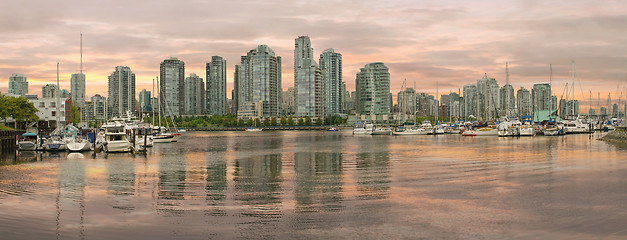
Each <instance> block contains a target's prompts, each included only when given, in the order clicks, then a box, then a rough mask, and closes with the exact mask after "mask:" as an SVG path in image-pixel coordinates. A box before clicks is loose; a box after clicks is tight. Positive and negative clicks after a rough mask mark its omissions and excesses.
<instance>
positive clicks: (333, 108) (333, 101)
mask: <svg viewBox="0 0 627 240" xmlns="http://www.w3.org/2000/svg"><path fill="white" fill-rule="evenodd" d="M320 68H321V69H322V71H323V74H324V88H325V94H324V95H325V98H326V101H325V108H326V115H327V116H328V115H336V114H340V113H342V112H343V111H342V109H343V107H342V102H345V101H344V100H343V98H342V96H343V92H342V91H343V90H342V84H343V82H342V54H340V53H336V52H335V51H334V50H333V48H329V49H326V50H324V51H323V52H322V54H320Z"/></svg>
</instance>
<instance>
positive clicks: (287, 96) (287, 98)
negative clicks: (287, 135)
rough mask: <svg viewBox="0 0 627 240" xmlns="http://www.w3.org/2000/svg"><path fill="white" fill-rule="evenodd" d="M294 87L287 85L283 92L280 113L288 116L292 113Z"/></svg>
mask: <svg viewBox="0 0 627 240" xmlns="http://www.w3.org/2000/svg"><path fill="white" fill-rule="evenodd" d="M294 98H295V96H294V88H293V87H289V88H287V91H284V92H283V106H282V107H281V108H282V114H283V115H286V116H289V115H293V114H294Z"/></svg>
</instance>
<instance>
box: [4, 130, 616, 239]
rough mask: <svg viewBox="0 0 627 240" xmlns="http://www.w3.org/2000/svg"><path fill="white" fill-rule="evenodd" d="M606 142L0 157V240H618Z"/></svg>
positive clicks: (372, 144)
mask: <svg viewBox="0 0 627 240" xmlns="http://www.w3.org/2000/svg"><path fill="white" fill-rule="evenodd" d="M605 134H606V133H603V132H597V133H593V134H574V135H562V136H535V137H532V138H524V137H520V138H503V137H463V136H461V135H460V134H444V135H416V136H394V135H389V136H381V135H353V134H352V131H351V130H350V129H344V130H340V131H337V132H333V131H331V132H330V131H261V132H246V131H237V132H235V131H233V132H205V131H202V132H201V131H198V132H187V133H185V134H184V135H183V137H182V138H181V139H180V140H179V141H178V142H174V143H169V144H155V145H154V146H153V147H152V148H150V149H149V150H148V151H147V152H146V154H145V155H144V154H132V153H109V154H107V153H105V152H100V153H93V152H83V153H69V152H24V153H21V154H19V155H18V156H17V157H16V156H15V155H12V154H8V155H7V154H4V155H2V158H1V161H0V163H1V164H0V189H2V192H0V212H2V213H3V214H2V215H0V232H3V234H4V235H3V237H5V238H7V239H49V238H60V239H68V238H81V239H98V238H126V237H129V236H130V237H140V238H152V239H172V238H183V239H198V238H206V237H207V236H211V237H212V238H216V239H231V238H292V239H295V238H296V239H303V238H313V237H321V236H322V237H327V238H350V237H355V236H362V237H365V238H427V239H434V238H462V239H468V238H483V239H485V238H489V239H502V238H516V239H534V238H538V237H540V236H542V238H545V237H549V238H553V239H556V238H573V236H576V237H575V238H579V239H586V238H588V239H589V238H605V239H622V238H624V236H625V234H626V233H625V232H624V224H623V223H624V222H627V214H624V207H625V206H624V203H625V202H627V194H626V193H625V191H623V190H622V189H623V186H625V184H627V178H625V176H627V157H626V156H627V154H625V153H626V151H627V148H624V147H622V146H620V145H613V144H611V143H608V142H605V141H598V140H597V139H599V138H601V137H603V136H604V135H605ZM131 223H132V224H131ZM24 229H28V230H27V231H24Z"/></svg>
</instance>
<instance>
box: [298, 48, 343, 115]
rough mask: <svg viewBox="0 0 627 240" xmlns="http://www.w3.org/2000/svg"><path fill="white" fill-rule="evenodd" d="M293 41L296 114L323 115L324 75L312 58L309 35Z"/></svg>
mask: <svg viewBox="0 0 627 240" xmlns="http://www.w3.org/2000/svg"><path fill="white" fill-rule="evenodd" d="M294 41H295V44H294V45H295V47H294V92H295V106H294V107H295V112H296V116H299V117H316V118H319V117H324V115H325V113H326V111H325V94H326V91H325V86H324V84H325V79H324V77H325V76H324V75H323V72H322V70H321V68H320V67H318V64H317V63H316V61H315V60H314V59H313V48H312V47H311V41H310V40H309V37H308V36H299V37H298V38H296V39H295V40H294ZM338 87H339V86H338Z"/></svg>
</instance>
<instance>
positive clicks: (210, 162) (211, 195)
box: [205, 149, 228, 215]
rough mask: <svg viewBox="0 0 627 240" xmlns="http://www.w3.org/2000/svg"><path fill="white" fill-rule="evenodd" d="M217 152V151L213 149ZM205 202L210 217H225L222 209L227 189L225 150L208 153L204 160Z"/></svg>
mask: <svg viewBox="0 0 627 240" xmlns="http://www.w3.org/2000/svg"><path fill="white" fill-rule="evenodd" d="M214 150H217V149H214ZM206 170H207V177H206V186H205V190H206V192H207V196H206V201H207V205H208V206H210V207H209V208H208V209H207V212H208V213H209V214H211V215H226V212H225V210H224V208H223V205H224V201H225V200H226V190H227V187H228V184H227V176H226V172H227V169H226V149H221V150H217V151H210V152H209V153H207V160H206Z"/></svg>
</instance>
